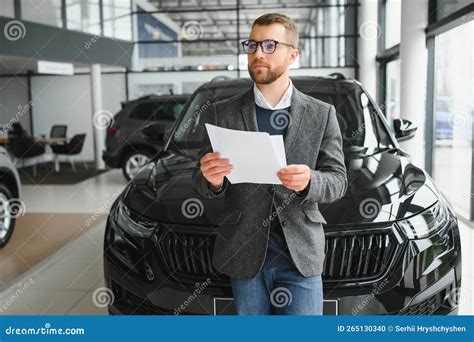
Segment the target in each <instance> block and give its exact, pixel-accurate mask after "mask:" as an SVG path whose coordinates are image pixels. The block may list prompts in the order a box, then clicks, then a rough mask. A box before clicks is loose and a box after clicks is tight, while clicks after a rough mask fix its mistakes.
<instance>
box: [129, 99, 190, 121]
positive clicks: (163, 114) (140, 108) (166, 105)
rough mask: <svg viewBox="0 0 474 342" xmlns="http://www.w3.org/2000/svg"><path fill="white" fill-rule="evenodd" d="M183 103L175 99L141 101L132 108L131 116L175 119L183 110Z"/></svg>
mask: <svg viewBox="0 0 474 342" xmlns="http://www.w3.org/2000/svg"><path fill="white" fill-rule="evenodd" d="M183 105H184V103H183V102H176V101H174V100H173V99H170V100H168V101H166V102H156V101H152V102H145V103H140V104H138V105H137V106H136V107H135V108H134V109H133V110H132V113H131V114H130V118H131V119H136V120H142V121H146V120H152V121H157V120H160V121H161V120H163V121H174V120H176V118H177V117H178V115H179V113H180V112H181V109H182V108H183Z"/></svg>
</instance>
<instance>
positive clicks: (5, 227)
mask: <svg viewBox="0 0 474 342" xmlns="http://www.w3.org/2000/svg"><path fill="white" fill-rule="evenodd" d="M11 199H13V195H12V193H11V191H10V189H8V188H7V187H6V186H5V185H4V184H0V248H2V247H3V246H5V245H6V244H7V242H8V240H10V238H11V236H12V234H13V230H14V229H15V222H16V217H15V215H11V212H10V209H11V205H10V200H11Z"/></svg>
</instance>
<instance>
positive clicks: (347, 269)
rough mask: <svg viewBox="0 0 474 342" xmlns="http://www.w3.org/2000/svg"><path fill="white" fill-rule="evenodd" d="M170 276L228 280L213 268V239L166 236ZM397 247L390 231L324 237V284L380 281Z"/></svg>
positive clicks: (163, 243)
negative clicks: (329, 282)
mask: <svg viewBox="0 0 474 342" xmlns="http://www.w3.org/2000/svg"><path fill="white" fill-rule="evenodd" d="M160 246H161V250H162V252H163V258H164V261H165V264H166V267H167V268H168V271H169V272H170V273H173V275H174V276H179V277H182V278H190V279H207V278H210V279H211V280H214V281H216V280H217V281H219V280H223V279H227V277H226V276H225V275H223V274H221V273H219V271H217V270H216V269H215V268H214V267H213V265H212V251H213V246H214V236H213V235H204V234H195V233H181V232H171V231H169V232H167V233H166V234H165V235H164V236H163V237H162V238H161V239H160ZM398 246H399V244H398V243H397V242H396V241H395V239H394V237H393V236H392V234H391V231H390V229H387V230H384V231H382V232H379V233H370V234H360V233H358V234H351V235H347V234H346V233H345V235H342V234H341V235H337V236H326V246H325V252H326V257H325V260H324V266H323V279H324V280H325V281H337V282H344V281H358V280H367V279H372V278H377V277H380V276H381V275H382V274H383V273H384V272H385V271H386V270H387V269H388V267H389V265H390V263H391V261H392V260H393V258H394V256H395V254H396V251H397V248H398Z"/></svg>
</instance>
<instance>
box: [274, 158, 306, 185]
mask: <svg viewBox="0 0 474 342" xmlns="http://www.w3.org/2000/svg"><path fill="white" fill-rule="evenodd" d="M310 171H311V169H310V168H309V166H308V165H304V164H292V165H288V166H286V167H284V168H283V169H281V170H280V171H279V172H277V176H278V178H279V179H280V181H281V182H282V183H283V186H285V188H288V189H290V190H294V191H303V190H304V189H305V188H306V187H307V186H308V183H309V181H310V179H311V172H310Z"/></svg>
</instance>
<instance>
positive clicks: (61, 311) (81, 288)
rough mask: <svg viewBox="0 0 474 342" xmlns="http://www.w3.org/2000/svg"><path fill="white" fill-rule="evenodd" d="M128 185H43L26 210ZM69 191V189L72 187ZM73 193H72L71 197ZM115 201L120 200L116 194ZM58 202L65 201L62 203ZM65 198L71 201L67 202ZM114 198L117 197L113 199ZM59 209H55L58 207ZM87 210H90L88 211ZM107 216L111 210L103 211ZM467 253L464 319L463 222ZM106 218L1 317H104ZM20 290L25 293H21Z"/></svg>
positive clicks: (91, 204)
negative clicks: (100, 294) (97, 295)
mask: <svg viewBox="0 0 474 342" xmlns="http://www.w3.org/2000/svg"><path fill="white" fill-rule="evenodd" d="M124 185H125V181H124V180H123V178H122V175H121V174H120V173H119V172H118V171H111V172H107V173H105V174H102V175H99V176H98V177H96V178H95V179H90V180H87V181H85V182H83V183H82V184H80V185H76V186H73V188H74V189H72V188H70V189H69V190H68V189H63V187H64V186H63V187H59V189H58V187H56V186H45V187H44V188H45V189H41V190H39V189H36V188H35V189H33V187H32V188H31V189H29V188H28V187H25V188H24V189H23V190H24V198H26V200H25V201H26V205H27V208H29V209H30V210H33V211H37V212H45V211H46V210H50V211H51V210H53V209H54V210H57V212H71V210H72V208H74V210H76V211H77V212H80V213H81V212H82V213H85V212H89V213H94V211H96V208H97V207H98V206H100V205H103V206H106V204H107V203H109V202H110V203H109V206H110V204H112V201H111V200H110V196H111V195H113V194H118V191H120V189H122V188H123V187H124ZM68 187H70V186H68ZM38 191H41V192H42V196H46V197H47V198H51V200H53V201H54V206H52V205H51V203H50V204H49V205H48V203H44V202H46V201H44V199H43V200H42V199H39V198H36V197H35V194H36V193H38ZM73 191H74V192H75V194H72V192H73ZM115 196H116V195H115ZM59 197H62V199H61V198H59ZM65 198H68V199H67V200H66V199H65ZM114 198H115V197H114ZM55 207H56V208H55ZM88 210H89V211H88ZM104 210H105V212H106V211H107V210H108V208H107V209H104ZM460 227H461V238H462V248H463V289H464V290H463V292H462V293H463V294H464V302H463V303H462V305H461V308H460V312H459V313H460V314H465V315H466V314H467V315H473V314H474V305H473V304H474V270H473V268H472V267H470V266H469V264H470V263H471V260H474V252H473V250H474V248H473V246H474V228H471V227H468V226H467V225H466V224H464V223H462V222H460ZM104 228H105V218H104V217H102V218H101V219H98V220H96V221H95V222H94V226H93V227H92V228H91V229H89V230H87V231H86V232H84V233H83V234H82V235H81V236H79V237H78V238H76V239H75V240H74V241H72V242H70V243H69V244H67V245H65V246H64V247H63V248H61V249H60V250H59V251H57V252H56V253H55V254H53V255H51V256H50V257H49V258H47V259H45V260H43V261H42V262H40V263H39V264H38V265H37V266H36V267H35V268H34V269H33V270H30V271H28V272H26V273H24V274H23V276H22V277H20V278H18V279H17V280H16V281H15V282H14V283H13V284H12V285H11V286H10V287H9V288H7V289H6V290H5V291H3V292H2V293H0V314H3V315H5V314H6V315H14V314H20V315H28V314H40V315H41V314H43V315H45V314H48V315H105V314H107V310H106V309H105V308H102V307H100V305H99V306H97V305H95V304H94V301H93V295H94V291H95V290H96V289H99V288H101V287H103V286H104V280H103V271H102V245H103V236H104ZM20 290H21V291H20Z"/></svg>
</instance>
